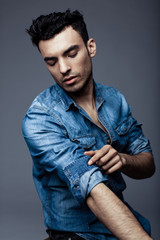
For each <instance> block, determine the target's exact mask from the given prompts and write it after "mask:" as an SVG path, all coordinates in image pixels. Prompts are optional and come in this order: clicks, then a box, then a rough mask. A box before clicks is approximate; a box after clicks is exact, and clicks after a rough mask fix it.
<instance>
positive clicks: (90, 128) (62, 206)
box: [22, 83, 151, 240]
mask: <svg viewBox="0 0 160 240" xmlns="http://www.w3.org/2000/svg"><path fill="white" fill-rule="evenodd" d="M94 84H95V100H96V108H97V114H98V118H99V121H100V122H101V124H102V125H103V126H104V128H105V129H106V132H105V131H103V130H102V129H101V128H99V127H98V126H97V125H95V123H94V122H93V121H92V120H91V118H90V117H89V116H88V115H87V113H86V112H85V111H84V110H83V109H82V108H81V107H80V106H78V105H77V104H76V103H75V102H74V101H73V99H72V98H70V97H69V96H68V94H67V93H66V92H65V91H64V90H63V89H62V88H60V86H59V85H57V84H55V85H53V86H51V87H50V88H48V89H46V90H45V91H43V92H42V93H41V94H40V95H38V96H37V97H36V99H35V100H34V101H33V103H32V105H31V107H30V108H29V110H28V112H27V113H26V116H25V118H24V120H23V125H22V131H23V136H24V138H25V140H26V143H27V145H28V148H29V151H30V154H31V156H32V159H33V178H34V182H35V185H36V189H37V191H38V194H39V197H40V199H41V202H42V205H43V213H44V219H45V225H46V227H47V228H49V229H53V230H59V231H71V232H76V233H79V234H80V235H81V236H83V237H84V239H87V240H91V239H99V240H104V239H109V237H108V238H106V236H112V234H111V233H110V231H109V230H108V229H107V228H106V227H105V226H104V225H103V224H102V223H101V222H100V221H99V220H98V219H97V218H96V216H95V215H94V214H93V213H92V212H91V210H90V209H89V208H88V206H87V204H86V198H87V196H88V194H89V193H90V191H91V189H92V188H94V187H95V186H96V185H97V184H98V183H100V182H103V183H104V184H106V186H108V187H109V188H110V189H111V190H112V191H113V192H114V193H115V194H116V195H117V196H118V197H119V198H120V199H121V200H122V201H124V200H123V195H122V191H123V190H124V189H125V187H126V185H125V182H124V180H123V178H122V175H121V173H120V172H119V171H117V172H115V173H113V174H111V175H106V174H104V173H103V171H102V170H101V169H100V168H99V167H97V166H96V165H92V166H88V164H87V163H88V161H89V156H86V155H84V151H86V150H96V149H100V148H102V147H103V146H104V145H105V144H111V145H112V146H113V148H115V149H116V150H117V151H118V152H123V153H127V154H137V153H140V152H151V147H150V144H149V141H148V139H147V138H146V137H145V136H144V134H143V132H142V130H141V124H138V123H137V121H136V120H135V119H134V118H133V117H132V114H131V109H130V107H129V105H128V103H127V102H126V100H125V98H124V96H123V95H122V94H121V93H120V92H119V91H117V90H116V89H114V88H112V87H108V86H103V85H101V84H98V83H94ZM131 211H132V212H133V213H134V214H135V215H136V217H137V218H138V220H139V221H140V222H141V224H142V225H143V227H144V228H146V230H147V231H148V229H149V226H148V222H147V220H146V219H145V218H143V217H142V216H141V215H139V214H138V213H137V212H134V210H133V209H131ZM105 234H108V235H105ZM112 237H113V236H112ZM111 239H116V238H111Z"/></svg>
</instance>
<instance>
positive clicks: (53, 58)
mask: <svg viewBox="0 0 160 240" xmlns="http://www.w3.org/2000/svg"><path fill="white" fill-rule="evenodd" d="M74 49H78V45H73V46H71V47H69V48H68V49H67V50H65V51H64V53H63V55H66V54H68V53H69V52H71V51H72V50H74ZM56 59H57V58H56V57H45V58H44V61H45V62H47V61H54V60H56Z"/></svg>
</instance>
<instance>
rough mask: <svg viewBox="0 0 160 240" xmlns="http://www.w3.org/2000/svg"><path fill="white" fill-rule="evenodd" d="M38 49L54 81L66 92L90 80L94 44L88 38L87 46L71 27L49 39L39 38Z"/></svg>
mask: <svg viewBox="0 0 160 240" xmlns="http://www.w3.org/2000/svg"><path fill="white" fill-rule="evenodd" d="M39 49H40V52H41V54H42V56H43V58H44V61H45V62H46V65H47V68H48V70H49V72H50V73H51V75H52V76H53V78H54V79H55V81H56V82H57V83H58V84H59V85H60V86H61V87H62V88H63V89H64V90H65V91H67V92H70V93H76V92H78V91H80V90H81V89H83V88H84V86H85V85H86V84H87V83H88V82H89V81H92V63H91V58H92V57H94V56H95V53H96V44H95V42H94V40H93V39H89V40H88V42H87V46H86V45H85V44H84V41H83V39H82V37H81V36H80V34H79V33H78V32H77V31H75V30H74V29H73V28H72V27H67V28H65V29H64V30H63V31H62V32H60V33H59V34H57V35H55V36H54V37H53V38H51V39H49V40H41V41H40V42H39Z"/></svg>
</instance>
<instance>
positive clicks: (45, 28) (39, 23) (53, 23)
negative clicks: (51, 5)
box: [26, 9, 89, 48]
mask: <svg viewBox="0 0 160 240" xmlns="http://www.w3.org/2000/svg"><path fill="white" fill-rule="evenodd" d="M68 26H72V28H73V29H74V30H75V31H77V32H78V33H79V34H80V35H81V37H82V39H83V41H84V43H85V45H87V41H88V39H89V36H88V32H87V27H86V24H85V22H84V18H83V15H82V14H81V13H80V12H79V11H78V10H75V11H73V12H71V11H70V9H68V10H66V11H65V12H53V13H50V14H48V15H41V16H39V17H38V18H36V19H34V20H33V21H32V25H31V26H30V28H29V29H26V32H27V33H28V34H29V35H30V37H31V40H32V43H33V45H36V46H37V47H38V44H39V41H40V40H48V39H50V38H52V37H54V36H55V35H56V34H58V33H60V32H61V31H62V30H63V29H64V28H65V27H68ZM38 48H39V47H38Z"/></svg>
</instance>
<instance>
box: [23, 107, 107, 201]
mask: <svg viewBox="0 0 160 240" xmlns="http://www.w3.org/2000/svg"><path fill="white" fill-rule="evenodd" d="M22 132H23V136H24V139H25V141H26V143H27V145H28V148H29V151H30V154H31V156H32V159H33V164H34V172H33V174H34V175H35V176H36V177H40V176H42V175H45V174H48V173H51V172H52V171H56V173H57V174H58V176H59V178H60V179H61V180H62V181H64V182H66V184H67V186H68V188H69V190H70V191H71V192H72V194H73V196H74V198H75V199H76V200H77V201H78V202H79V204H83V203H84V202H85V199H86V197H87V195H88V194H89V192H90V190H91V189H92V188H93V187H94V186H95V185H97V184H98V183H99V182H104V181H106V182H107V175H103V174H102V172H101V171H100V169H99V168H98V167H97V166H95V165H92V166H89V165H88V164H87V163H88V160H89V156H86V155H84V149H83V148H82V147H81V146H80V145H79V144H78V143H76V142H73V141H71V140H70V139H69V137H68V135H67V131H66V129H65V127H64V126H63V124H62V123H61V120H60V119H59V118H58V117H57V115H56V114H52V115H51V114H49V113H48V112H47V111H46V110H45V109H43V108H41V107H40V106H32V108H30V110H29V111H28V112H27V114H26V116H25V118H24V120H23V125H22ZM92 178H93V179H92Z"/></svg>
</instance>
